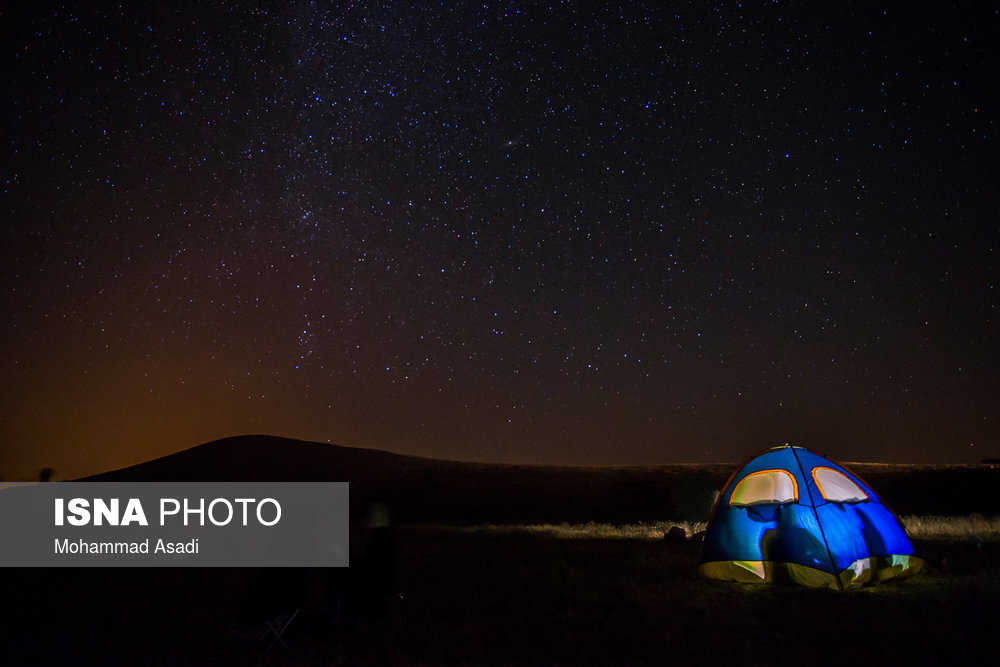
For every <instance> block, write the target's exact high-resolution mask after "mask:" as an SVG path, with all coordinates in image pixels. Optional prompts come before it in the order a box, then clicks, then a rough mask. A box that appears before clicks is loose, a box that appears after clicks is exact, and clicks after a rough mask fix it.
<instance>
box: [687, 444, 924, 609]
mask: <svg viewBox="0 0 1000 667" xmlns="http://www.w3.org/2000/svg"><path fill="white" fill-rule="evenodd" d="M922 564H923V563H922V561H921V560H920V559H919V558H916V557H915V556H914V555H913V547H912V546H911V545H910V541H909V539H907V537H906V533H905V532H904V530H903V528H902V526H901V525H900V523H899V520H898V519H897V518H896V517H895V515H894V514H893V513H892V512H891V511H890V510H889V508H888V507H886V506H885V505H883V504H882V502H881V501H880V500H879V498H878V496H876V495H875V492H874V491H872V489H871V488H870V487H869V486H868V485H867V484H865V483H864V482H863V481H862V480H861V478H859V477H858V476H857V475H855V474H854V473H852V472H850V471H849V470H847V469H846V468H844V467H843V466H841V465H839V464H837V463H835V462H833V461H831V460H830V459H828V458H826V457H825V456H821V455H819V454H816V453H814V452H811V451H809V450H808V449H804V448H802V447H792V446H790V445H785V446H783V447H775V448H773V449H769V450H767V451H765V452H761V453H760V454H758V455H756V456H754V457H752V458H750V459H749V460H748V461H746V462H745V463H744V464H743V465H742V466H740V467H739V468H738V469H737V471H736V472H735V473H734V474H733V476H732V477H731V478H730V479H729V481H728V482H727V483H726V486H725V488H724V489H723V490H722V493H721V494H720V495H719V498H718V500H717V501H716V505H715V509H714V510H713V511H712V517H711V519H710V520H709V522H708V528H707V530H706V533H705V542H704V546H703V548H702V554H701V565H700V566H699V568H698V572H699V574H701V575H702V576H704V577H708V578H711V579H723V580H727V581H739V582H748V583H749V582H752V583H773V582H790V583H796V584H801V585H804V586H811V587H818V588H823V587H826V588H833V589H837V590H844V589H845V588H856V587H860V586H863V585H865V584H868V583H876V582H880V581H884V580H886V579H891V578H894V577H900V576H907V575H910V574H913V573H915V572H917V571H919V570H920V569H921V567H922Z"/></svg>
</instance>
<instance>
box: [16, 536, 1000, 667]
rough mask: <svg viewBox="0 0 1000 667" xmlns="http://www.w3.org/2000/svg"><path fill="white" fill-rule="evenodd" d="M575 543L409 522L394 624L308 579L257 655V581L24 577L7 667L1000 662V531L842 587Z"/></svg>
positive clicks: (230, 574) (933, 549) (667, 549)
mask: <svg viewBox="0 0 1000 667" xmlns="http://www.w3.org/2000/svg"><path fill="white" fill-rule="evenodd" d="M983 521H985V522H986V523H987V524H988V525H993V526H995V525H996V519H990V520H985V519H984V520H983ZM975 522H978V519H976V520H975ZM975 522H974V523H975ZM975 525H978V523H975ZM574 537H575V539H557V538H556V537H554V536H553V534H551V533H547V532H545V531H537V530H531V529H520V528H508V529H496V528H489V527H481V528H473V529H468V528H456V527H440V526H439V527H433V526H407V527H402V528H400V529H399V530H398V538H399V543H400V553H401V561H400V567H401V571H400V592H401V597H400V598H399V599H398V600H395V601H394V602H393V604H392V605H391V607H390V608H389V610H388V611H387V613H386V614H385V615H384V616H382V617H379V618H377V619H375V620H372V621H364V622H359V621H357V620H348V621H345V622H342V623H341V624H339V625H337V624H335V623H334V622H333V619H332V618H331V617H330V616H329V615H328V614H327V613H325V604H326V599H325V597H324V596H325V590H326V589H325V588H324V581H325V579H324V576H325V574H324V573H322V572H310V573H309V576H310V578H311V579H310V584H309V587H308V591H309V595H308V596H307V599H306V601H305V603H304V605H303V608H302V609H303V611H302V612H301V613H300V616H299V617H298V618H297V619H296V621H295V623H294V624H293V625H292V626H291V627H290V628H289V630H288V632H287V633H286V635H285V638H286V639H287V640H288V643H289V647H288V648H287V649H286V648H285V647H284V646H281V645H280V644H279V645H277V646H275V647H274V648H273V649H272V650H271V651H269V652H268V653H267V654H265V655H263V656H261V655H260V651H259V650H258V649H254V648H253V646H252V642H250V641H248V640H246V639H245V638H241V637H236V636H234V635H233V633H232V632H231V625H232V622H233V619H234V618H235V617H236V616H237V614H238V612H239V608H240V605H241V602H242V600H243V599H244V598H245V595H246V592H247V591H248V590H249V588H250V586H251V584H252V580H253V578H254V576H256V574H257V573H256V572H255V571H253V570H229V569H188V570H185V569H165V570H164V569H157V570H147V569H133V570H90V571H81V570H69V569H64V570H53V571H44V570H27V571H21V572H20V573H19V574H18V576H17V577H13V578H11V579H8V581H7V584H6V586H5V590H6V592H7V593H8V596H7V599H8V600H18V601H19V602H18V614H17V618H16V619H12V622H8V623H7V624H6V625H5V630H6V632H7V634H6V641H5V645H4V647H3V650H4V655H5V656H9V657H11V660H12V661H11V662H9V663H8V664H53V663H63V664H69V663H75V664H88V663H89V664H98V663H99V664H148V665H202V664H275V665H297V664H305V665H392V664H395V665H429V666H431V665H599V664H619V665H645V664H666V663H669V664H681V665H697V664H703V665H724V664H727V665H728V664H734V663H739V664H744V665H765V664H766V665H800V664H803V662H805V661H808V663H809V664H813V665H824V664H831V665H832V664H843V663H844V661H850V663H851V664H856V665H857V664H886V663H888V664H916V665H931V664H935V665H940V664H980V663H983V662H984V661H987V662H989V661H992V658H994V657H995V655H996V651H997V639H996V637H997V636H998V635H997V633H998V631H1000V625H998V624H1000V621H998V619H1000V540H997V539H996V538H995V537H987V538H984V539H978V537H977V538H968V539H966V538H955V537H947V538H945V539H919V540H916V548H917V550H918V553H919V554H920V555H922V556H923V557H925V558H926V559H927V560H928V561H929V562H930V563H931V565H932V568H931V570H930V571H929V572H928V573H926V574H922V575H919V576H917V577H915V578H913V579H909V580H905V581H900V582H896V583H892V584H888V585H882V586H877V587H871V588H866V589H862V590H858V591H849V592H847V593H837V592H833V591H827V590H812V589H802V588H792V587H785V586H748V585H736V584H728V583H723V582H718V581H707V580H702V579H699V578H697V577H696V576H695V574H694V571H695V568H696V565H697V560H698V554H699V550H700V545H699V544H698V543H697V542H696V541H694V540H689V541H682V542H668V541H666V540H658V539H649V538H640V539H636V537H635V535H634V534H629V535H618V534H615V533H613V532H611V533H609V532H604V533H603V535H602V536H600V537H596V536H587V537H584V536H581V535H579V534H577V535H575V536H574ZM12 592H13V595H11V593H12ZM10 608H11V605H8V610H9V609H10Z"/></svg>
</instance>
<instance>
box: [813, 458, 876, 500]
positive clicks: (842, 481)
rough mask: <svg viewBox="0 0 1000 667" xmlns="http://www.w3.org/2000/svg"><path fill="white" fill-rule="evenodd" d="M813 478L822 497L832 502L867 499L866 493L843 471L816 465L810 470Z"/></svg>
mask: <svg viewBox="0 0 1000 667" xmlns="http://www.w3.org/2000/svg"><path fill="white" fill-rule="evenodd" d="M812 476H813V479H814V480H816V486H818V487H819V492H820V493H822V494H823V497H824V498H826V499H827V500H829V501H832V502H839V503H860V502H863V501H865V500H868V494H867V493H865V492H864V491H862V490H861V487H859V486H858V485H857V484H855V483H854V482H852V481H851V480H849V479H848V478H847V477H845V476H844V474H843V473H841V472H838V471H836V470H834V469H833V468H823V467H817V468H813V471H812Z"/></svg>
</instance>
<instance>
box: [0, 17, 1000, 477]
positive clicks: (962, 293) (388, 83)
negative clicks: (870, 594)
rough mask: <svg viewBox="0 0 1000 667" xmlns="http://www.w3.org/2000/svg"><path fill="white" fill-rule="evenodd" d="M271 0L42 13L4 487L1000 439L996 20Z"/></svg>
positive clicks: (7, 211)
mask: <svg viewBox="0 0 1000 667" xmlns="http://www.w3.org/2000/svg"><path fill="white" fill-rule="evenodd" d="M208 4H211V5H212V6H211V7H206V6H205V5H208ZM253 4H254V3H242V2H240V3H201V2H198V3H170V4H169V6H166V7H164V8H159V9H145V8H119V7H113V8H110V9H101V8H93V7H90V6H88V7H87V8H83V7H53V6H48V5H46V4H45V3H39V4H37V5H36V6H34V7H32V8H31V9H30V10H23V11H24V13H16V12H13V11H11V10H4V12H3V23H4V24H5V25H6V27H5V34H6V35H7V37H5V39H4V46H3V47H2V48H3V52H4V63H5V68H4V74H3V80H4V85H3V89H4V90H5V92H6V95H5V97H6V98H7V103H6V104H5V105H4V106H5V108H4V110H3V117H4V128H5V129H6V132H5V134H6V139H5V143H6V144H7V146H8V149H7V155H8V160H7V161H6V164H5V168H4V172H5V173H4V177H3V183H2V186H3V198H2V202H3V204H2V209H0V210H2V212H3V216H4V221H5V224H4V225H3V232H2V233H3V237H2V242H3V248H2V250H0V260H2V267H0V277H2V282H0V286H2V288H3V291H2V293H0V299H2V302H0V303H2V306H3V314H4V323H3V326H2V327H0V332H2V333H0V335H2V338H0V343H2V346H3V347H2V350H3V358H2V360H0V369H2V373H3V376H2V377H3V379H4V381H3V388H2V392H3V396H2V400H3V404H4V405H5V406H8V407H5V409H4V413H5V414H4V416H3V418H2V421H0V439H2V443H3V450H4V452H3V455H2V457H0V475H5V476H6V477H7V478H8V479H12V478H14V477H17V476H19V475H20V476H29V477H30V476H31V475H33V474H34V473H35V471H36V470H37V469H38V468H39V467H41V466H42V465H52V466H54V467H55V468H56V469H57V471H60V472H62V473H63V474H81V473H84V472H96V471H98V470H101V469H104V468H108V467H114V466H121V465H126V464H129V463H134V462H137V461H139V460H143V459H148V458H151V457H153V456H158V455H162V454H165V453H168V452H170V451H174V450H177V449H181V448H184V447H188V446H192V445H195V444H198V443H200V442H204V441H206V440H209V439H212V438H216V437H223V436H226V435H233V434H238V433H249V432H254V433H256V432H266V433H273V434H277V435H288V436H292V437H302V438H308V439H314V440H321V441H331V442H335V443H340V444H347V445H357V446H368V447H379V448H386V449H391V450H394V451H398V452H402V453H414V454H422V455H430V456H442V457H450V458H460V459H471V460H492V461H511V462H545V463H551V462H557V463H579V464H594V463H600V464H605V463H626V464H627V463H660V462H669V461H712V460H714V461H727V460H737V459H740V458H743V457H745V456H747V455H749V454H752V453H754V451H756V450H757V449H760V448H762V447H766V446H770V445H774V444H781V443H783V442H786V441H793V442H795V443H797V444H802V445H806V446H810V447H814V448H818V449H820V450H825V451H826V452H827V453H829V454H830V455H831V456H835V457H837V458H841V459H846V460H910V461H976V460H980V459H982V458H984V457H988V456H998V455H1000V428H998V422H997V418H996V416H995V406H996V405H997V404H1000V381H998V375H997V369H998V368H1000V363H998V362H1000V353H998V347H1000V346H998V342H1000V336H998V333H1000V331H998V324H997V321H998V313H997V308H998V298H997V277H998V273H1000V272H998V268H997V254H996V253H997V242H998V237H1000V231H998V220H1000V218H998V213H1000V205H998V203H1000V197H998V188H997V183H998V175H1000V174H998V169H997V158H996V156H997V154H998V150H1000V145H998V128H997V124H996V118H997V112H998V105H997V94H996V82H997V81H998V80H1000V76H998V75H1000V67H998V64H1000V59H998V51H997V47H996V46H995V45H996V44H997V43H1000V40H998V38H1000V16H998V14H997V12H996V11H995V10H994V9H992V8H988V7H986V6H985V5H983V6H980V5H978V3H973V5H974V6H971V7H970V6H966V5H965V4H963V3H959V6H957V7H945V6H940V5H935V6H934V7H933V8H931V9H927V10H915V9H914V8H913V7H912V6H910V4H905V5H904V4H900V5H899V6H891V7H888V8H882V7H876V6H872V3H837V4H836V5H831V6H830V7H824V8H818V7H816V6H810V7H808V8H796V7H793V6H789V5H787V4H785V3H772V2H767V3H742V4H740V3H718V4H713V3H702V2H691V3H650V4H638V3H628V4H625V5H622V6H621V7H614V8H604V9H593V8H589V6H588V7H586V8H585V7H584V5H573V4H570V3H538V4H535V3H510V4H492V3H487V4H484V3H459V2H456V3H444V6H443V7H442V6H440V5H438V4H436V3H426V2H416V3H402V2H397V3H390V2H386V3H356V4H351V3H336V4H333V3H330V4H328V3H319V2H312V3H310V2H301V3H292V2H285V3H280V4H278V5H272V6H270V7H267V8H255V7H253V6H252V5H253ZM550 4H551V5H552V6H549V5H550ZM875 4H878V3H875ZM19 11H21V10H19Z"/></svg>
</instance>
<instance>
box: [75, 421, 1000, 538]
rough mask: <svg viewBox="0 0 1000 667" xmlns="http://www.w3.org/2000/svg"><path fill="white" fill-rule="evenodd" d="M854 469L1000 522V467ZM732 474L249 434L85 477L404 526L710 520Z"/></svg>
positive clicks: (919, 505) (887, 491)
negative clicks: (291, 485) (431, 452)
mask: <svg viewBox="0 0 1000 667" xmlns="http://www.w3.org/2000/svg"><path fill="white" fill-rule="evenodd" d="M851 467H852V468H853V469H854V470H855V471H856V472H857V473H858V474H860V475H861V476H862V477H864V478H865V479H866V480H867V481H868V482H869V483H870V484H871V485H872V486H873V488H874V489H875V490H876V491H877V492H878V493H879V494H880V495H881V497H882V499H883V500H884V501H885V502H886V503H887V504H888V505H889V506H890V507H892V508H893V509H894V510H895V511H896V512H898V513H900V514H939V515H959V514H970V513H972V512H979V513H982V514H996V513H1000V498H998V492H996V491H995V489H998V488H1000V466H991V465H965V466H909V465H896V464H851ZM735 468H736V465H735V464H728V463H727V464H712V465H694V464H675V465H660V466H627V467H565V466H527V465H501V464H484V463H468V462H461V461H447V460H440V459H430V458H421V457H417V456H406V455H401V454H394V453H391V452H386V451H381V450H374V449H360V448H353V447H342V446H338V445H331V444H326V443H319V442H307V441H302V440H293V439H289V438H279V437H274V436H267V435H245V436H236V437H231V438H225V439H222V440H216V441H214V442H209V443H205V444H203V445H199V446H197V447H193V448H191V449H187V450H184V451H181V452H177V453H175V454H171V455H168V456H164V457H162V458H159V459H155V460H152V461H147V462H145V463H140V464H138V465H134V466H131V467H128V468H122V469H119V470H113V471H110V472H106V473H102V474H99V475H94V476H92V477H88V478H86V479H87V480H90V481H122V482H124V481H220V482H243V481H270V482H285V481H330V482H349V483H350V484H351V504H352V508H353V509H356V510H357V511H363V509H362V508H363V507H364V506H365V505H367V504H368V503H369V502H371V501H379V502H384V503H386V504H387V505H388V506H389V507H390V508H391V509H392V510H393V513H394V514H395V517H396V519H397V520H399V521H401V522H404V523H412V522H437V523H457V524H475V523H526V522H532V523H543V522H544V523H561V522H570V523H583V522H587V521H596V522H608V523H634V522H638V521H666V520H705V519H706V518H707V516H708V513H709V511H710V509H711V507H710V505H711V500H712V494H713V492H714V491H715V490H718V489H720V488H722V486H723V485H724V484H725V482H726V480H727V479H728V477H729V475H730V474H732V472H733V471H734V470H735Z"/></svg>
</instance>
